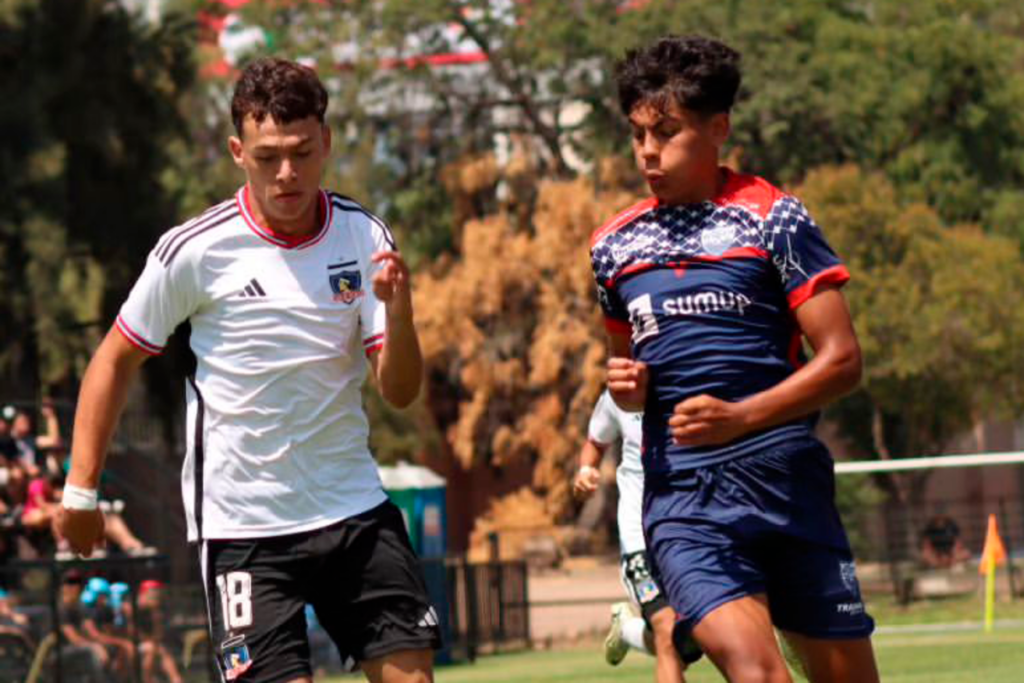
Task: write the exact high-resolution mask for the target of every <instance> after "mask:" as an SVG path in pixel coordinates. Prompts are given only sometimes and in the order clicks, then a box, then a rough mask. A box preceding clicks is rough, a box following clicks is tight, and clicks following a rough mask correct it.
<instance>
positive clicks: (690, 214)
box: [591, 202, 766, 283]
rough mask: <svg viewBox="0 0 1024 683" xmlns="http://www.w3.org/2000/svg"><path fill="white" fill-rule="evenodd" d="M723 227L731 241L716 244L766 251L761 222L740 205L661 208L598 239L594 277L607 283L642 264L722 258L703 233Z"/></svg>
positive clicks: (708, 204) (698, 205) (594, 248)
mask: <svg viewBox="0 0 1024 683" xmlns="http://www.w3.org/2000/svg"><path fill="white" fill-rule="evenodd" d="M722 227H726V228H729V229H730V230H731V239H728V240H727V242H728V244H726V243H725V242H723V241H722V240H721V239H719V240H717V242H713V243H715V244H717V245H723V244H725V246H726V247H727V248H728V249H735V248H739V247H756V248H759V249H765V248H766V244H765V235H764V223H763V221H762V220H761V218H760V217H759V216H757V215H756V214H754V213H752V212H751V211H750V210H748V209H746V208H744V207H742V206H739V205H736V204H730V205H726V206H719V205H717V204H714V203H713V202H704V203H702V204H696V205H686V206H663V207H659V208H656V209H654V210H652V211H648V212H646V213H643V214H641V215H640V216H639V217H637V218H636V219H634V220H633V221H631V222H630V223H627V224H626V225H625V226H623V227H622V228H620V229H619V230H617V231H615V232H613V233H611V234H609V235H606V236H605V237H603V238H602V239H601V240H600V241H598V242H597V243H596V244H595V245H594V246H593V248H592V249H591V261H592V263H593V267H594V275H595V276H596V278H597V280H598V282H601V283H606V282H608V281H610V280H613V279H614V278H615V277H617V276H618V275H619V274H620V273H621V272H622V271H623V270H625V269H626V268H628V267H629V266H631V265H634V264H638V263H645V264H646V263H649V264H654V265H664V264H667V263H676V262H678V261H680V260H683V259H687V258H693V257H697V256H719V255H720V253H711V252H709V251H708V250H707V248H706V246H705V240H702V239H701V237H702V235H703V234H704V232H705V231H708V230H715V229H716V228H722ZM720 234H725V235H730V232H729V231H726V232H725V233H720ZM709 242H710V241H709Z"/></svg>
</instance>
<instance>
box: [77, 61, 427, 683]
mask: <svg viewBox="0 0 1024 683" xmlns="http://www.w3.org/2000/svg"><path fill="white" fill-rule="evenodd" d="M326 108H327V93H326V91H325V90H324V87H323V85H322V84H321V83H320V81H319V79H318V78H317V76H316V74H315V73H314V72H313V71H312V70H310V69H308V68H306V67H303V66H301V65H299V64H295V63H293V62H289V61H286V60H282V59H275V58H267V59H261V60H258V61H256V62H254V63H252V64H251V65H249V66H248V67H247V68H246V69H245V70H244V71H243V72H242V74H241V77H240V79H239V81H238V84H237V86H236V89H235V93H234V97H233V99H232V106H231V112H232V118H233V121H234V125H235V130H236V133H237V134H236V136H233V137H231V138H230V140H229V142H228V146H229V149H230V152H231V155H232V157H233V158H234V160H235V163H236V164H237V165H238V166H239V167H240V168H241V169H242V170H243V171H244V173H245V180H246V182H245V185H244V186H243V187H242V188H241V189H240V190H239V191H238V193H237V194H236V196H234V197H232V198H231V199H228V200H227V201H225V202H222V203H220V204H217V205H216V206H214V207H212V208H211V209H209V210H208V211H206V212H205V213H203V214H201V215H200V216H198V217H196V218H194V219H192V220H191V221H188V222H187V223H185V224H183V225H181V226H179V227H177V228H174V229H172V230H170V231H168V232H167V233H165V234H164V235H163V237H161V238H160V240H159V241H158V242H157V244H156V246H155V247H154V249H153V251H152V252H151V253H150V255H149V259H148V260H147V262H146V266H145V270H144V271H143V272H142V275H141V276H140V277H139V279H138V281H137V282H136V284H135V286H134V288H133V289H132V292H131V294H130V295H129V297H128V299H127V301H126V302H125V303H124V305H123V307H122V308H121V311H120V315H119V316H118V318H117V321H116V323H115V325H114V327H113V328H112V329H111V331H110V332H109V334H107V336H106V338H105V339H104V340H103V343H102V344H101V345H100V347H99V348H98V349H97V351H96V354H95V356H94V357H93V359H92V361H91V362H90V364H89V368H88V370H87V371H86V373H85V377H84V379H83V381H82V388H81V394H80V396H79V400H78V412H77V414H76V416H75V435H74V444H73V449H72V451H73V452H72V463H71V470H70V472H69V474H68V478H67V485H66V487H65V492H64V499H63V507H64V509H63V511H62V516H61V520H60V529H61V532H62V534H63V535H64V536H65V537H66V538H67V540H68V542H69V543H70V545H71V548H72V549H73V550H74V551H76V552H78V553H81V554H83V555H89V553H90V552H91V551H92V549H93V548H94V547H95V546H96V545H97V544H98V543H99V542H100V539H101V538H102V530H103V516H102V514H101V513H100V512H99V510H97V509H96V486H97V483H98V480H99V476H100V472H101V470H102V468H103V463H104V459H105V455H106V450H107V447H108V445H109V443H110V438H111V435H112V433H113V430H114V428H115V425H116V422H117V419H118V417H119V415H120V412H121V410H122V408H123V406H124V403H125V396H126V394H127V390H128V386H129V383H130V382H131V381H132V378H133V377H134V376H135V375H136V373H137V371H138V368H139V366H140V365H141V364H142V362H143V361H144V360H145V359H146V358H148V357H149V356H150V355H153V354H158V353H160V352H161V351H162V350H163V347H164V344H165V342H166V340H167V338H168V336H169V335H170V334H171V333H172V331H173V330H174V329H175V327H176V326H177V325H178V324H179V323H181V322H184V321H186V320H187V321H189V322H190V324H191V338H190V346H191V349H192V351H193V352H194V354H195V356H196V359H197V367H196V371H195V374H194V375H193V376H190V377H189V378H188V382H187V385H186V392H187V397H188V409H187V414H188V425H189V431H188V435H187V453H186V458H185V464H184V467H183V471H182V491H183V495H184V502H185V511H186V517H187V521H188V530H189V540H191V541H194V542H197V543H198V544H199V548H200V557H201V566H202V571H203V576H204V579H205V583H206V595H207V604H208V608H209V616H210V627H211V635H212V638H213V641H212V642H213V645H214V648H215V652H216V655H217V660H218V664H219V665H220V669H221V673H222V675H223V678H224V679H225V680H228V681H259V682H260V683H285V682H292V681H295V682H303V681H310V680H312V674H311V668H310V663H309V644H308V641H307V639H306V621H305V614H304V607H305V605H306V604H307V603H309V604H312V605H313V607H314V609H315V610H316V613H317V617H318V619H319V621H320V622H321V623H322V624H323V625H324V627H325V628H326V630H327V632H328V633H329V634H330V635H331V638H332V639H333V640H334V642H335V643H336V644H337V646H338V648H339V650H340V652H341V655H342V659H343V660H348V661H351V662H358V663H359V664H360V666H361V668H362V670H363V672H364V673H365V675H366V677H367V678H368V679H369V680H370V681H375V682H376V681H381V682H384V683H411V682H415V683H423V682H426V681H430V680H432V677H433V675H432V669H431V667H432V649H433V648H435V647H436V646H437V645H438V643H439V631H438V628H437V616H436V613H435V612H434V610H433V608H432V607H431V606H430V603H429V601H428V598H427V594H426V589H425V585H424V582H423V578H422V576H421V574H420V571H419V568H418V564H417V560H416V557H415V555H414V553H413V551H412V548H411V546H410V544H409V539H408V536H407V534H406V531H405V527H404V525H403V522H402V517H401V514H400V513H399V511H398V510H397V508H395V506H394V505H392V504H391V503H390V502H388V500H387V496H386V494H385V493H384V490H383V488H382V486H381V482H380V479H379V477H378V474H377V468H376V465H375V463H374V460H373V458H372V456H371V455H370V452H369V449H368V446H367V434H368V424H367V419H366V416H365V414H364V413H363V410H362V405H361V400H360V388H361V386H362V384H363V381H364V379H365V376H366V370H367V359H368V360H369V366H370V368H371V369H372V372H373V375H374V378H375V380H376V385H377V388H378V390H379V391H380V392H381V394H382V395H383V397H384V398H385V399H386V400H387V401H388V402H390V403H392V404H393V405H396V406H399V407H401V406H406V405H408V404H409V403H410V402H412V401H413V399H414V398H415V397H416V395H417V393H418V392H419V387H420V377H421V374H422V364H423V361H422V356H421V354H420V349H419V342H418V341H417V338H416V331H415V329H414V327H413V312H412V299H411V295H410V279H409V270H408V268H407V267H406V264H405V262H404V261H403V260H402V257H401V256H400V255H399V253H398V252H397V251H396V249H395V244H394V240H393V239H392V236H391V233H390V231H389V229H388V228H387V226H386V225H385V224H384V223H383V222H382V221H381V220H380V219H378V218H377V217H375V216H373V215H372V214H370V213H369V212H368V211H366V209H364V208H362V207H361V206H360V205H359V204H357V203H356V202H354V201H352V200H350V199H347V198H344V197H342V196H340V195H337V194H334V193H331V192H327V191H325V190H322V189H321V188H320V178H321V175H322V172H323V169H324V165H325V163H326V162H327V159H328V153H329V151H330V144H331V133H330V129H329V128H328V127H327V126H326V125H325V123H324V113H325V110H326Z"/></svg>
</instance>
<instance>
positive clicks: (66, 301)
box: [0, 0, 193, 384]
mask: <svg viewBox="0 0 1024 683" xmlns="http://www.w3.org/2000/svg"><path fill="white" fill-rule="evenodd" d="M0 10H2V11H0V131H2V132H0V136H2V138H3V143H2V145H0V148H2V149H3V152H2V153H0V171H2V172H3V174H4V177H5V178H6V179H7V182H5V183H4V184H3V186H2V187H0V253H2V255H3V257H4V262H5V267H4V269H3V272H2V274H0V286H2V287H3V289H4V291H5V293H16V294H12V295H6V294H5V296H4V297H2V298H0V316H2V317H3V318H4V319H5V320H6V321H9V324H5V325H3V326H2V328H0V348H2V349H4V352H3V354H2V356H0V372H2V373H3V374H4V375H6V376H7V377H8V378H11V379H20V380H21V381H22V382H32V381H37V382H42V383H44V384H51V383H57V382H60V381H63V380H69V379H72V378H73V377H74V375H75V373H76V372H78V371H80V370H81V369H82V364H83V361H84V359H85V358H86V357H87V356H88V354H89V352H90V350H91V348H92V346H93V345H94V344H95V341H96V338H97V334H98V333H100V332H102V328H101V327H97V326H98V325H102V324H103V323H102V322H101V321H105V320H109V319H110V312H111V307H112V306H114V305H116V304H117V303H119V301H120V300H121V299H122V298H123V296H124V294H125V292H126V289H127V286H128V285H129V284H130V278H131V277H132V276H134V274H135V273H136V272H137V270H138V267H139V265H140V263H141V261H142V258H143V255H144V254H145V253H146V251H147V250H148V248H149V246H151V244H152V242H153V240H154V238H155V236H156V235H157V234H158V233H159V232H160V231H161V230H162V229H164V228H166V226H167V225H168V223H169V221H170V219H171V218H172V216H173V215H174V206H173V203H172V202H171V201H170V198H169V197H168V196H167V195H166V194H165V193H164V192H163V189H162V187H161V184H160V175H161V173H162V171H163V169H164V168H165V166H166V164H167V161H168V157H167V154H166V145H167V143H168V141H169V140H170V139H172V138H173V137H174V136H179V135H181V134H183V133H184V131H185V126H184V121H183V119H182V117H181V116H180V115H179V112H178V110H177V98H178V96H179V95H180V93H181V92H182V90H183V88H184V87H185V86H186V85H187V84H188V83H189V81H190V80H191V78H192V74H193V71H192V66H191V61H190V45H189V42H188V31H189V28H188V25H187V24H186V23H185V22H183V21H181V20H177V19H175V18H174V17H168V18H167V20H166V21H165V22H164V23H163V24H161V25H160V26H147V25H144V24H142V23H140V21H139V20H137V19H136V18H134V17H133V16H131V15H129V14H127V13H125V12H124V11H123V10H121V9H119V8H118V7H117V6H116V5H111V4H110V3H106V2H100V1H99V0H43V1H41V2H38V3H7V4H5V5H4V7H3V8H0ZM83 329H88V330H90V333H89V334H83Z"/></svg>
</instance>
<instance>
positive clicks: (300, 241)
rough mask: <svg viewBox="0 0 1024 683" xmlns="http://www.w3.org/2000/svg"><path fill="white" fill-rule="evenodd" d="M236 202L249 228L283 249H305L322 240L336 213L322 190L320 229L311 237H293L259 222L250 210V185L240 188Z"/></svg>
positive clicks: (319, 206) (319, 207)
mask: <svg viewBox="0 0 1024 683" xmlns="http://www.w3.org/2000/svg"><path fill="white" fill-rule="evenodd" d="M235 201H236V202H237V203H238V210H239V211H240V212H241V213H242V218H244V219H245V223H246V225H248V226H249V229H250V230H252V231H253V232H254V233H256V234H257V235H258V236H259V237H261V238H262V239H264V240H265V241H267V242H270V243H271V244H273V245H274V246H277V247H281V248H282V249H305V248H307V247H311V246H313V245H314V244H316V243H317V242H319V241H320V240H322V239H323V238H324V235H326V234H327V227H328V226H329V225H330V224H331V217H332V214H333V211H334V210H333V208H332V207H331V203H330V202H329V201H327V193H326V192H324V191H323V190H320V197H319V202H318V204H319V205H318V206H317V216H318V217H320V218H321V223H320V229H319V230H317V231H316V232H314V233H312V234H309V235H303V236H301V237H295V236H292V235H282V234H281V233H277V232H274V231H273V230H271V229H270V228H268V227H264V226H262V225H260V224H259V222H257V220H256V218H255V216H253V213H252V211H251V210H250V209H249V185H248V184H245V185H243V186H242V187H241V188H239V190H238V193H237V194H236V195H235Z"/></svg>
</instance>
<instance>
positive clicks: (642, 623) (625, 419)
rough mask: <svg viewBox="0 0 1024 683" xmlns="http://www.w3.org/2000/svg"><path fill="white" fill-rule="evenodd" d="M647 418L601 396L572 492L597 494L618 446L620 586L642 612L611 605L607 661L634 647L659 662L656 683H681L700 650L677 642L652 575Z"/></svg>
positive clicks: (673, 620) (666, 606)
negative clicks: (646, 509)
mask: <svg viewBox="0 0 1024 683" xmlns="http://www.w3.org/2000/svg"><path fill="white" fill-rule="evenodd" d="M643 417H644V415H643V413H633V412H627V411H625V410H623V409H622V408H620V407H619V406H618V405H617V404H616V403H615V401H613V400H612V398H611V396H610V395H609V394H608V392H607V391H605V392H604V393H602V394H601V398H599V399H598V401H597V405H595V406H594V412H593V413H592V414H591V416H590V425H589V428H588V430H587V432H588V433H587V440H586V442H584V444H583V448H582V450H581V451H580V455H579V467H578V469H577V471H576V477H575V478H574V480H573V493H574V494H575V495H576V496H577V497H578V498H587V497H589V496H591V495H593V494H594V493H595V492H596V491H597V487H598V485H599V484H600V480H601V475H600V472H599V470H598V468H599V467H600V464H601V459H602V458H603V457H604V454H605V452H606V451H607V450H608V449H609V448H611V447H612V446H614V445H615V444H616V443H619V444H620V459H619V466H618V467H617V468H616V470H615V482H616V484H617V486H618V489H619V504H618V511H617V522H618V527H619V551H620V553H621V555H622V559H621V567H622V583H623V585H624V586H625V588H626V593H627V595H629V599H630V601H632V602H633V603H634V604H635V605H636V606H637V607H639V609H640V614H641V616H640V617H636V616H633V614H632V611H631V610H630V609H629V603H624V602H620V603H616V604H615V605H613V606H612V627H611V630H610V632H609V633H608V638H607V639H606V640H605V658H606V659H607V660H608V663H609V664H612V665H617V664H619V663H620V662H621V661H622V660H623V658H625V656H626V653H627V651H628V649H629V648H630V647H632V648H633V649H635V650H640V651H642V652H646V653H648V654H653V655H655V656H656V657H657V667H656V670H655V680H656V681H657V682H658V683H679V682H680V681H682V680H683V670H684V669H685V668H686V664H687V663H692V662H695V661H697V660H698V659H700V657H701V651H700V647H699V646H698V645H697V644H696V642H694V641H693V640H692V639H690V638H689V637H687V636H685V635H684V636H683V638H684V640H683V641H682V642H680V643H679V649H678V650H677V649H676V643H675V642H674V641H673V629H674V627H675V623H676V616H675V612H673V611H672V607H671V606H669V604H668V601H667V600H666V599H665V596H664V595H663V594H662V592H661V589H660V588H659V587H658V584H657V583H656V582H655V580H654V578H653V577H652V575H651V571H650V567H649V560H648V556H647V544H646V543H645V541H644V529H643V523H642V521H641V513H642V507H643V496H644V468H643V464H642V463H641V461H640V445H641V443H642V441H643V429H642V427H643ZM680 656H681V657H682V659H680Z"/></svg>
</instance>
